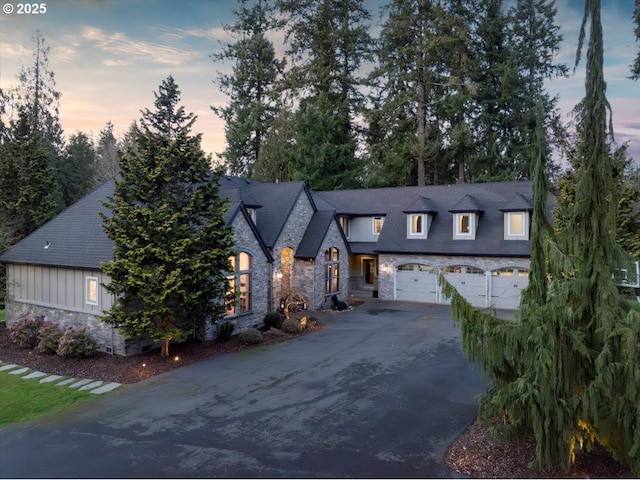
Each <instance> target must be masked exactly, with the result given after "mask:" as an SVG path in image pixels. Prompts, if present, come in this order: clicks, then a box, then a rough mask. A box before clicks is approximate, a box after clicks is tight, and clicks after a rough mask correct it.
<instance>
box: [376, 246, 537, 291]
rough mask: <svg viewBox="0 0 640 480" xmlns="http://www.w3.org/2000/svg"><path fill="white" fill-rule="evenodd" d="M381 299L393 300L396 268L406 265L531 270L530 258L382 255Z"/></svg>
mask: <svg viewBox="0 0 640 480" xmlns="http://www.w3.org/2000/svg"><path fill="white" fill-rule="evenodd" d="M378 261H379V275H378V291H379V297H380V298H382V299H386V300H393V293H394V292H393V279H394V275H395V271H396V268H397V267H398V266H399V265H404V264H406V263H420V264H424V265H430V266H432V267H434V268H444V267H449V266H454V265H466V266H471V267H477V268H481V269H482V270H498V269H501V268H509V267H520V268H526V269H528V268H529V265H530V260H529V259H528V258H509V257H456V256H444V255H407V254H381V255H379V257H378Z"/></svg>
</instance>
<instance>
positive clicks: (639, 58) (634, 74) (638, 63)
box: [630, 0, 640, 80]
mask: <svg viewBox="0 0 640 480" xmlns="http://www.w3.org/2000/svg"><path fill="white" fill-rule="evenodd" d="M633 22H634V23H635V29H634V33H635V35H636V42H638V41H640V0H635V2H634V6H633ZM630 78H631V79H632V80H638V79H639V78H640V49H638V53H637V54H636V58H635V59H634V61H633V63H632V64H631V77H630Z"/></svg>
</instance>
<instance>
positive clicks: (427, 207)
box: [402, 197, 437, 213]
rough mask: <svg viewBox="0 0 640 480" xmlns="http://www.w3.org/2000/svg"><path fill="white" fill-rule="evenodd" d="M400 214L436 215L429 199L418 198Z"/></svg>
mask: <svg viewBox="0 0 640 480" xmlns="http://www.w3.org/2000/svg"><path fill="white" fill-rule="evenodd" d="M402 213H437V211H436V210H435V209H434V207H433V204H432V203H431V199H430V198H427V197H418V198H417V200H416V201H415V202H413V203H412V204H411V205H410V206H409V208H407V209H406V210H403V211H402Z"/></svg>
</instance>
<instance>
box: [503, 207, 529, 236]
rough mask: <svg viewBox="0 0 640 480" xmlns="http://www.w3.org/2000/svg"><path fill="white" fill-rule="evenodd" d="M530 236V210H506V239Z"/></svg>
mask: <svg viewBox="0 0 640 480" xmlns="http://www.w3.org/2000/svg"><path fill="white" fill-rule="evenodd" d="M528 238H529V212H505V214H504V239H505V240H527V239H528Z"/></svg>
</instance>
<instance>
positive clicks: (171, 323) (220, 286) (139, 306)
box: [102, 76, 233, 356]
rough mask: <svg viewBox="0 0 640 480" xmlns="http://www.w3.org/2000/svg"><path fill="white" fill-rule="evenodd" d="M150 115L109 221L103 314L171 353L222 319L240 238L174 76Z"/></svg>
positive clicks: (129, 155) (126, 164) (128, 156)
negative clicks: (107, 300)
mask: <svg viewBox="0 0 640 480" xmlns="http://www.w3.org/2000/svg"><path fill="white" fill-rule="evenodd" d="M155 97H156V99H155V102H154V104H155V110H153V111H151V110H148V109H146V110H144V111H143V112H142V117H141V119H140V127H134V128H133V132H132V133H133V135H134V140H135V147H132V146H130V147H129V148H128V149H127V152H126V153H125V154H124V155H123V157H122V161H121V164H120V169H121V170H120V178H119V179H117V180H116V182H115V190H114V193H113V195H112V196H111V197H110V198H109V201H108V202H107V203H106V206H107V207H108V208H109V209H110V210H111V211H112V212H113V214H112V215H111V216H105V215H103V222H104V228H105V231H106V233H107V236H108V237H109V238H110V239H111V240H112V241H113V242H114V245H115V248H114V259H113V260H112V261H110V262H108V263H106V264H104V265H103V266H102V269H103V271H104V273H105V274H106V275H108V276H109V277H110V278H111V283H110V284H108V285H106V288H107V290H108V291H109V292H111V293H112V294H113V295H115V298H116V299H117V301H116V303H115V304H114V305H113V306H112V308H111V309H110V310H109V311H108V312H107V314H106V315H105V316H104V317H103V320H104V321H105V322H106V323H109V324H112V325H114V326H115V327H117V328H118V329H120V331H122V332H124V333H125V334H126V335H130V336H137V335H143V334H149V335H151V337H152V338H153V339H154V340H156V341H161V342H162V350H161V353H162V355H163V356H168V355H169V344H170V342H171V341H172V340H175V341H182V340H184V339H186V338H187V337H188V336H189V335H194V334H198V333H199V332H200V329H201V328H203V326H204V322H207V321H213V322H216V321H217V320H218V319H219V318H221V317H222V316H223V315H224V312H225V307H224V299H225V298H226V297H227V291H228V287H229V286H228V282H227V280H226V275H225V274H226V272H228V271H229V270H230V265H229V257H230V255H231V254H232V247H233V237H232V233H231V228H230V227H229V226H227V225H226V224H225V221H224V211H225V209H226V203H225V201H223V199H221V198H220V197H219V195H218V192H219V183H218V181H219V178H220V175H221V174H222V172H220V171H217V172H212V171H211V170H210V169H209V164H210V158H208V156H207V155H205V154H204V152H203V151H202V148H201V146H200V142H201V136H200V135H192V134H191V128H192V126H193V124H194V122H195V120H196V118H195V116H194V115H193V114H186V113H185V111H184V107H182V106H179V101H180V91H179V90H178V86H177V85H176V83H175V82H174V80H173V78H172V77H171V76H169V77H168V78H167V79H166V80H164V81H163V82H162V84H161V85H160V87H159V90H158V93H156V94H155Z"/></svg>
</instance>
